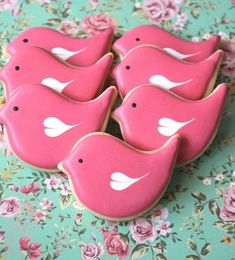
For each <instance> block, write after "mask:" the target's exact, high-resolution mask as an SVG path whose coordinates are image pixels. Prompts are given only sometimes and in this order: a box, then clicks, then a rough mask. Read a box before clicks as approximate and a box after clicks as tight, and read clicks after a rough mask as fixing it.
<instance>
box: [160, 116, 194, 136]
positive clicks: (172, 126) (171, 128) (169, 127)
mask: <svg viewBox="0 0 235 260" xmlns="http://www.w3.org/2000/svg"><path fill="white" fill-rule="evenodd" d="M193 120H194V118H192V119H191V120H189V121H186V122H177V121H175V120H173V119H170V118H161V119H160V120H159V121H158V125H159V127H158V128H157V129H158V132H159V133H160V134H161V135H164V136H172V135H173V134H175V133H176V132H177V131H178V130H179V129H180V128H182V127H184V126H185V125H187V124H189V123H190V122H192V121H193Z"/></svg>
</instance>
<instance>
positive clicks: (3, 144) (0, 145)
mask: <svg viewBox="0 0 235 260" xmlns="http://www.w3.org/2000/svg"><path fill="white" fill-rule="evenodd" d="M0 149H1V150H2V151H3V153H4V155H5V156H6V157H10V156H12V155H13V153H12V151H11V149H10V147H9V145H8V143H7V141H6V139H5V136H4V135H3V134H1V133H0Z"/></svg>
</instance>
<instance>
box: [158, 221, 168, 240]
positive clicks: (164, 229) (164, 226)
mask: <svg viewBox="0 0 235 260" xmlns="http://www.w3.org/2000/svg"><path fill="white" fill-rule="evenodd" d="M170 226H171V223H170V222H169V221H164V220H159V222H158V225H157V226H156V230H157V231H158V232H159V233H160V235H162V236H164V237H165V236H166V235H167V234H169V233H171V228H170Z"/></svg>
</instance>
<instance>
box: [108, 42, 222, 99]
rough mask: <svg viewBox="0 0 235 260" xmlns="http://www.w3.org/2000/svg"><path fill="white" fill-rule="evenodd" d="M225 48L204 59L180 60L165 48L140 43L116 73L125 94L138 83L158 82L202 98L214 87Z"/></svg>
mask: <svg viewBox="0 0 235 260" xmlns="http://www.w3.org/2000/svg"><path fill="white" fill-rule="evenodd" d="M222 54H223V52H222V51H220V50H218V51H217V52H215V53H214V54H213V55H212V56H210V57H209V58H208V59H207V60H205V61H203V62H201V63H196V64H192V63H187V62H184V61H181V60H178V59H176V58H174V57H172V56H170V55H168V54H167V53H166V52H163V51H162V50H161V49H159V48H156V47H151V46H147V45H146V46H144V45H143V46H139V47H136V48H135V49H132V50H131V51H130V52H129V53H128V54H127V55H126V56H125V57H124V59H123V60H122V62H121V63H120V64H118V65H117V66H116V67H115V68H114V70H113V75H114V77H115V79H116V82H117V85H118V89H119V91H120V93H121V95H122V96H123V97H125V96H126V95H127V93H128V92H129V91H130V90H132V89H133V88H135V87H136V86H139V85H143V84H149V83H151V84H154V85H158V86H161V87H162V88H165V89H167V90H170V91H172V92H174V93H176V94H177V95H179V96H182V97H184V98H186V99H190V100H198V99H200V98H202V97H203V96H204V95H205V94H209V93H208V92H211V90H212V88H213V87H214V82H215V80H216V74H217V70H218V68H219V66H220V61H221V59H222Z"/></svg>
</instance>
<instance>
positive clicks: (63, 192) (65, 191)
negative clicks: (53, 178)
mask: <svg viewBox="0 0 235 260" xmlns="http://www.w3.org/2000/svg"><path fill="white" fill-rule="evenodd" d="M60 188H61V191H60V194H61V195H62V196H67V195H68V194H69V192H70V190H71V188H70V186H69V184H68V183H64V184H63V183H61V184H60Z"/></svg>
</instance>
